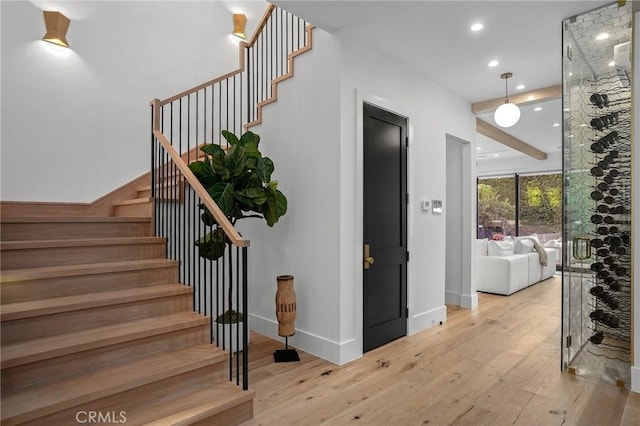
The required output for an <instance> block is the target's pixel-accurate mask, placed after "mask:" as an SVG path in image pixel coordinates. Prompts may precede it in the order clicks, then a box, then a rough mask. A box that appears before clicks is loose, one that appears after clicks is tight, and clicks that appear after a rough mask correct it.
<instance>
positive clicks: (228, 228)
mask: <svg viewBox="0 0 640 426" xmlns="http://www.w3.org/2000/svg"><path fill="white" fill-rule="evenodd" d="M153 135H154V136H155V137H156V138H157V139H158V140H159V141H160V143H161V144H162V146H163V147H164V149H165V151H167V153H168V154H169V155H170V156H171V159H172V160H173V162H174V163H175V165H176V166H178V169H180V172H181V173H182V174H183V175H184V177H185V178H186V179H187V181H188V182H189V184H190V185H191V187H192V188H193V190H194V191H195V193H196V194H198V196H199V197H200V199H201V200H202V203H203V204H204V205H205V206H206V207H207V209H209V212H210V213H211V214H212V215H213V217H214V218H215V220H216V222H217V223H218V225H219V226H220V227H221V228H222V229H223V230H224V233H225V234H226V235H227V237H228V238H229V240H230V241H231V243H232V244H233V245H235V246H237V247H249V245H250V241H249V240H246V239H244V238H242V236H241V235H240V234H239V233H238V231H237V230H236V228H234V227H233V225H232V224H231V222H230V221H229V219H228V218H227V216H225V215H224V213H223V212H222V210H220V207H218V205H217V204H216V203H215V201H213V199H212V198H211V195H209V193H208V192H207V190H206V189H204V186H202V184H201V183H200V181H199V180H198V178H197V177H196V176H195V175H194V174H193V172H192V171H191V169H190V168H189V166H187V163H185V162H184V161H183V160H182V157H181V156H180V154H178V153H177V152H176V150H175V149H174V148H173V146H171V143H169V141H168V140H167V138H166V137H165V136H164V134H163V133H162V132H161V131H159V130H154V131H153Z"/></svg>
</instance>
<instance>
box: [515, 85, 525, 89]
mask: <svg viewBox="0 0 640 426" xmlns="http://www.w3.org/2000/svg"><path fill="white" fill-rule="evenodd" d="M524 87H525V86H524V84H518V85H517V86H516V89H517V90H522V89H524Z"/></svg>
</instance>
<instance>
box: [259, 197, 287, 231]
mask: <svg viewBox="0 0 640 426" xmlns="http://www.w3.org/2000/svg"><path fill="white" fill-rule="evenodd" d="M265 194H266V196H267V202H266V203H265V204H264V206H263V208H264V219H265V220H266V221H267V225H269V226H273V225H275V224H276V222H277V221H278V219H280V217H281V216H282V215H283V214H285V213H286V212H287V198H286V197H285V196H284V194H283V193H282V192H280V191H278V190H272V189H271V188H269V187H267V188H266V189H265Z"/></svg>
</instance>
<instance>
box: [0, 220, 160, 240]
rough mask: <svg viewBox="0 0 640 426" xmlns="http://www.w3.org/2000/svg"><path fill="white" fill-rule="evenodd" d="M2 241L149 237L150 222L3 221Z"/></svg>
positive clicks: (150, 233)
mask: <svg viewBox="0 0 640 426" xmlns="http://www.w3.org/2000/svg"><path fill="white" fill-rule="evenodd" d="M1 229H2V231H1V232H2V240H3V241H26V240H55V239H70V238H118V237H150V236H152V232H153V230H152V228H151V223H150V222H130V223H126V222H125V223H118V222H111V223H110V222H102V223H100V222H97V223H93V222H72V223H69V222H64V223H56V222H51V223H3V224H2V226H1Z"/></svg>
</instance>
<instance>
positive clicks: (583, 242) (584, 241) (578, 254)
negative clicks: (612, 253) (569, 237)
mask: <svg viewBox="0 0 640 426" xmlns="http://www.w3.org/2000/svg"><path fill="white" fill-rule="evenodd" d="M573 257H574V258H575V259H578V260H586V259H589V258H590V257H591V240H590V239H589V238H586V237H576V238H574V239H573Z"/></svg>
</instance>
